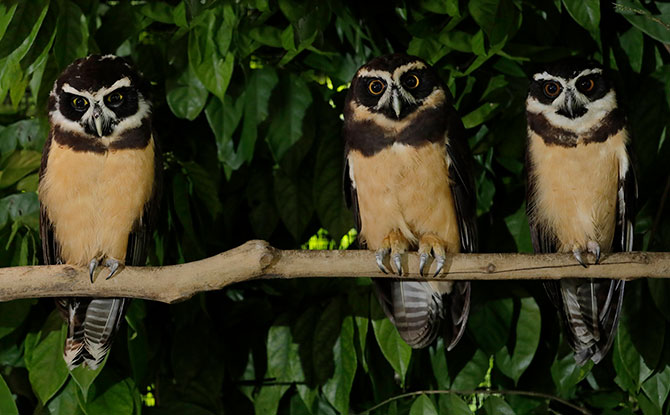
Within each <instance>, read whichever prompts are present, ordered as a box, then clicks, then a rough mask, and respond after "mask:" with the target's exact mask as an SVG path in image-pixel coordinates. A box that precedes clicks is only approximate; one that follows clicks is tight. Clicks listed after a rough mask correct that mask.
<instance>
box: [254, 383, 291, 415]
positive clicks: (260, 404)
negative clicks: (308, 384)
mask: <svg viewBox="0 0 670 415" xmlns="http://www.w3.org/2000/svg"><path fill="white" fill-rule="evenodd" d="M288 388H289V386H288V385H268V386H263V387H262V388H261V390H260V391H259V392H258V394H257V395H256V397H255V399H254V413H255V414H256V415H267V414H276V413H277V408H278V407H279V401H280V400H281V398H282V396H284V394H285V393H286V391H287V390H288Z"/></svg>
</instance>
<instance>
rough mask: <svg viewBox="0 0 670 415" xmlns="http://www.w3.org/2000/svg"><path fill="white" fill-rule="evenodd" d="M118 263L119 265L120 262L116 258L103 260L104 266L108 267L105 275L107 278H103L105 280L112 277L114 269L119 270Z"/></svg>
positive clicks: (114, 272)
mask: <svg viewBox="0 0 670 415" xmlns="http://www.w3.org/2000/svg"><path fill="white" fill-rule="evenodd" d="M119 265H121V262H119V260H118V259H114V258H107V259H106V260H105V266H107V267H109V275H108V276H107V278H105V280H108V279H110V278H112V276H114V274H116V271H118V270H119Z"/></svg>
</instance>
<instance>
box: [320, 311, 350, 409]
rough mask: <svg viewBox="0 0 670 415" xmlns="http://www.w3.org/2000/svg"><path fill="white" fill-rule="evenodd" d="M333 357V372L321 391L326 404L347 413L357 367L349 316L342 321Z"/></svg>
mask: <svg viewBox="0 0 670 415" xmlns="http://www.w3.org/2000/svg"><path fill="white" fill-rule="evenodd" d="M324 314H325V312H324ZM333 357H334V359H335V371H334V373H333V377H332V378H330V379H328V381H327V382H326V384H325V385H323V387H322V390H323V394H324V395H325V397H326V399H328V402H330V403H331V404H332V405H333V406H334V407H335V409H337V410H338V411H339V412H340V413H343V414H344V413H348V412H349V394H350V393H351V386H352V385H353V383H354V375H355V374H356V367H357V361H356V349H355V347H354V322H353V317H351V316H346V317H345V318H344V320H342V330H341V331H340V336H339V337H338V339H337V341H336V342H335V346H334V347H333Z"/></svg>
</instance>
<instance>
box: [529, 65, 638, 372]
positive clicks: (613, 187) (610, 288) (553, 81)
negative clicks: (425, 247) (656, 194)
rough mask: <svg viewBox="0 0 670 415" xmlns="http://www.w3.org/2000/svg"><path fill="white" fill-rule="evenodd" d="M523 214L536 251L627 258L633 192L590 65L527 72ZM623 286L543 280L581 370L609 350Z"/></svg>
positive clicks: (606, 95)
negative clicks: (530, 75)
mask: <svg viewBox="0 0 670 415" xmlns="http://www.w3.org/2000/svg"><path fill="white" fill-rule="evenodd" d="M526 115H527V120H528V143H527V151H526V172H527V192H526V193H527V195H526V196H527V213H528V220H529V224H530V229H531V238H532V241H533V248H534V250H535V252H542V253H546V252H572V253H573V255H574V256H575V258H576V260H577V261H578V262H579V263H580V264H582V265H583V266H586V263H585V262H584V260H583V256H582V254H583V253H585V252H590V253H592V254H593V255H594V256H595V263H596V264H597V263H598V262H599V260H600V256H601V253H603V252H616V251H631V250H632V248H633V220H634V216H635V213H634V212H635V200H636V197H637V185H636V181H635V175H634V171H633V167H632V165H631V161H630V157H629V154H630V152H629V148H628V147H629V140H630V137H629V133H628V129H627V128H626V117H625V115H624V113H623V111H622V110H621V109H620V108H619V107H618V105H617V99H616V94H615V91H614V88H613V85H612V82H611V80H610V79H609V78H608V76H607V74H606V73H605V71H604V70H603V68H602V67H600V66H599V65H598V64H596V63H594V62H587V61H582V60H568V61H562V62H558V63H555V64H552V65H550V66H548V67H547V68H546V69H544V70H542V71H540V72H538V73H535V74H534V75H533V79H532V80H531V83H530V88H529V93H528V98H527V100H526ZM624 285H625V283H624V281H622V280H605V279H591V280H578V279H564V280H561V281H560V282H559V281H552V282H548V283H545V288H546V290H547V292H548V294H549V296H550V298H551V300H552V302H553V303H554V305H555V306H556V307H557V308H558V312H559V314H560V317H561V320H562V323H563V326H564V329H565V333H566V336H567V340H568V342H569V344H570V346H571V347H572V348H573V349H574V351H575V359H576V361H577V363H579V364H580V365H582V364H584V363H585V362H587V361H588V360H589V359H591V360H592V361H593V362H594V363H598V362H599V361H600V360H601V359H602V358H603V357H604V356H605V354H607V351H608V350H609V348H610V347H611V345H612V340H613V339H614V336H615V333H616V329H617V325H618V321H619V312H620V310H621V304H622V301H623V295H624Z"/></svg>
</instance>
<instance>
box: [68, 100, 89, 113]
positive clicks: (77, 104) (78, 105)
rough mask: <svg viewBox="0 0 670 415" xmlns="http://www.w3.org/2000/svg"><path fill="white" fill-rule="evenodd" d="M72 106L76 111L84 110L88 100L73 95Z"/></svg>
mask: <svg viewBox="0 0 670 415" xmlns="http://www.w3.org/2000/svg"><path fill="white" fill-rule="evenodd" d="M71 104H72V108H74V109H75V110H77V111H86V108H88V100H87V99H86V98H84V97H74V98H72V101H71Z"/></svg>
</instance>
